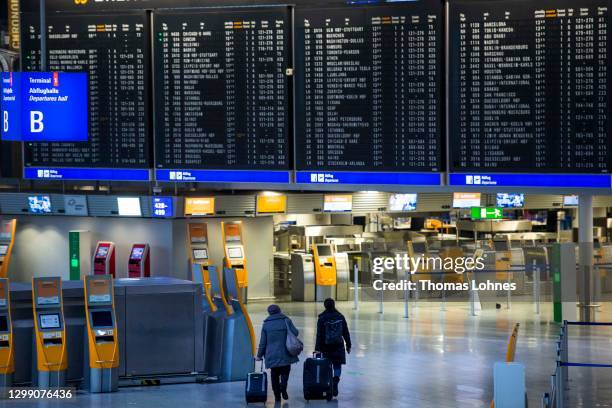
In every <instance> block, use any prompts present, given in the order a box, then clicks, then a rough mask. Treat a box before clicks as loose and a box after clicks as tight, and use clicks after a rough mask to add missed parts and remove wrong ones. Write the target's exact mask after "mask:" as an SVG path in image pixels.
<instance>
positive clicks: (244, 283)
mask: <svg viewBox="0 0 612 408" xmlns="http://www.w3.org/2000/svg"><path fill="white" fill-rule="evenodd" d="M221 229H222V230H223V247H224V251H225V258H224V260H223V265H224V266H225V267H226V268H232V269H234V270H235V271H236V279H237V280H238V288H239V289H240V292H241V299H242V301H243V302H245V303H246V301H247V295H248V290H247V289H248V286H249V274H248V271H247V263H246V255H245V252H244V240H243V238H242V222H241V221H230V222H222V223H221Z"/></svg>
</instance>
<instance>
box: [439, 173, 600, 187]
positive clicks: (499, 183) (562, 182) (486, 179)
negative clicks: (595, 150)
mask: <svg viewBox="0 0 612 408" xmlns="http://www.w3.org/2000/svg"><path fill="white" fill-rule="evenodd" d="M449 184H450V185H451V186H474V187H551V188H555V187H572V188H612V178H611V176H610V175H609V174H511V173H487V174H484V173H470V174H457V173H454V174H450V175H449Z"/></svg>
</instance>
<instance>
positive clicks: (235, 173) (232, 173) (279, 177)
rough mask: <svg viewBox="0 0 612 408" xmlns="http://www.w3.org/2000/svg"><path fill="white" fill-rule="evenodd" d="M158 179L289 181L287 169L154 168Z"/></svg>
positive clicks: (178, 180)
mask: <svg viewBox="0 0 612 408" xmlns="http://www.w3.org/2000/svg"><path fill="white" fill-rule="evenodd" d="M155 178H156V179H157V180H158V181H171V182H179V183H180V182H209V183H289V181H290V180H289V172H288V171H244V170H165V169H164V170H156V171H155Z"/></svg>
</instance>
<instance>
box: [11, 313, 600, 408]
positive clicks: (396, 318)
mask: <svg viewBox="0 0 612 408" xmlns="http://www.w3.org/2000/svg"><path fill="white" fill-rule="evenodd" d="M280 306H281V308H282V309H283V311H284V312H285V313H286V314H287V315H289V316H290V317H291V318H292V319H293V320H294V322H295V324H296V326H297V327H298V328H299V329H300V332H301V333H300V337H301V338H303V339H304V342H305V354H306V353H309V352H311V351H312V350H313V347H314V336H315V328H316V318H317V314H318V313H319V312H320V311H321V308H322V306H321V305H320V304H314V303H282V304H280ZM266 307H267V304H260V303H253V304H250V305H248V309H249V312H250V314H251V318H252V320H253V323H254V325H255V332H256V333H257V335H258V336H259V332H260V330H261V322H262V320H263V319H264V318H265V317H266V315H267V314H266V312H265V309H266ZM338 308H339V310H340V311H341V312H343V313H344V314H345V316H346V318H347V320H348V322H349V326H350V329H351V332H352V333H351V334H352V337H353V343H354V347H353V352H352V354H351V355H350V356H349V357H348V364H347V365H346V366H344V371H343V376H342V381H341V383H340V396H339V397H338V399H337V400H335V401H333V402H329V403H328V402H325V401H320V402H318V401H317V402H309V403H307V402H305V401H304V399H303V397H302V362H303V360H304V355H302V356H301V361H300V363H298V364H296V365H294V366H292V371H291V377H290V380H289V396H290V399H289V401H288V402H283V403H282V404H280V405H277V406H281V407H284V408H300V407H318V406H321V407H323V406H325V407H334V406H337V407H346V408H357V407H364V408H375V407H432V408H434V407H435V408H455V407H466V408H469V407H479V408H480V407H488V405H489V403H490V401H491V399H492V397H493V364H494V363H495V362H496V361H503V359H504V357H505V352H506V345H507V342H508V337H509V335H510V334H511V332H512V329H513V326H514V324H515V323H520V326H521V327H520V332H519V339H518V346H517V350H516V361H518V362H521V363H523V364H525V367H526V375H527V378H526V382H527V392H528V398H529V406H530V407H539V406H540V401H541V398H542V394H543V392H545V391H547V390H548V389H549V385H550V375H551V374H552V372H553V369H554V361H555V350H556V344H555V342H556V340H557V337H558V333H559V326H558V325H557V324H554V323H550V322H549V320H550V316H551V315H552V312H551V305H550V304H544V305H542V310H541V314H540V315H536V314H535V312H534V307H533V305H532V304H530V303H521V302H517V303H513V304H512V308H511V309H506V308H505V307H503V308H502V309H499V310H496V309H492V310H491V309H490V310H483V311H481V312H480V314H479V315H478V316H476V317H474V316H471V315H470V313H469V306H468V304H465V303H460V302H449V303H447V304H446V306H445V310H441V308H440V304H439V303H438V302H419V304H418V305H416V306H414V307H411V308H410V317H409V318H408V319H406V318H404V317H403V314H404V309H403V304H401V303H385V305H384V314H380V313H379V306H378V304H376V303H373V302H364V303H362V304H361V305H360V310H359V311H358V312H356V311H354V310H352V303H350V302H345V303H339V305H338ZM598 320H599V321H612V304H603V305H602V308H601V311H600V312H599V314H598ZM569 345H570V352H569V356H570V360H571V361H573V362H591V363H607V364H612V328H610V327H573V328H571V330H570V340H569ZM569 372H570V387H571V391H570V394H571V400H570V402H569V404H568V405H567V406H568V407H589V408H590V407H612V369H606V368H571V369H570V370H569ZM257 405H258V406H262V404H257ZM0 406H3V407H9V406H10V407H12V406H15V407H29V406H32V407H63V406H66V407H90V408H98V407H100V408H102V407H104V408H106V407H133V408H140V407H143V408H150V407H157V408H183V407H198V406H201V407H223V408H227V407H241V406H245V403H244V382H235V383H223V384H180V385H162V386H153V387H127V388H121V389H120V390H119V392H117V393H114V394H98V395H90V394H86V393H81V392H79V393H78V395H77V398H76V399H75V400H73V401H70V402H66V401H65V402H58V401H45V402H27V401H19V402H10V401H3V402H0ZM253 406H255V405H253ZM266 406H268V407H273V406H275V405H274V402H273V396H272V392H271V390H270V391H269V393H268V403H267V404H266Z"/></svg>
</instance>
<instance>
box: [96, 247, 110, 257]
mask: <svg viewBox="0 0 612 408" xmlns="http://www.w3.org/2000/svg"><path fill="white" fill-rule="evenodd" d="M106 255H108V247H106V246H101V247H99V248H98V252H97V253H96V258H106Z"/></svg>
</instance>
